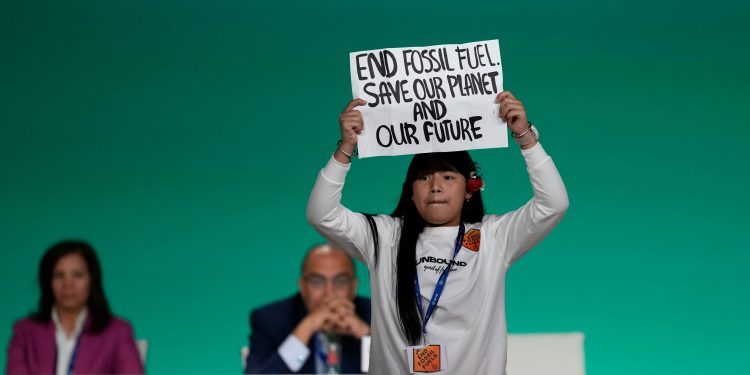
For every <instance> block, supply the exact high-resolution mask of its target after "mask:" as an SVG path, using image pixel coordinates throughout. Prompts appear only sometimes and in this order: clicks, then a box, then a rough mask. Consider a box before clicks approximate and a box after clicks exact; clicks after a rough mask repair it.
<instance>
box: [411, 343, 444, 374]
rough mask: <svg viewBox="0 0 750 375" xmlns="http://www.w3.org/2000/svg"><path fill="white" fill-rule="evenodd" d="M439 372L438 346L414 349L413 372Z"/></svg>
mask: <svg viewBox="0 0 750 375" xmlns="http://www.w3.org/2000/svg"><path fill="white" fill-rule="evenodd" d="M436 371H440V345H428V346H425V347H424V348H422V349H414V372H436Z"/></svg>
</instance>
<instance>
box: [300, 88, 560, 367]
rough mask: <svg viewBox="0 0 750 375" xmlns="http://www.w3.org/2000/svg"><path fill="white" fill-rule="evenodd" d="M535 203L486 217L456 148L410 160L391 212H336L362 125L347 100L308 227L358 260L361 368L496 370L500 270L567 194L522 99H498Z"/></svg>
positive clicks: (543, 228)
mask: <svg viewBox="0 0 750 375" xmlns="http://www.w3.org/2000/svg"><path fill="white" fill-rule="evenodd" d="M496 101H497V103H498V104H499V106H500V110H499V114H500V117H501V118H502V119H503V120H504V121H506V122H507V124H508V126H509V127H510V130H511V131H512V134H513V137H514V138H515V140H516V143H518V144H519V145H520V146H521V150H522V151H521V153H522V154H523V156H524V159H525V161H526V167H527V170H528V173H529V178H530V179H531V183H532V187H533V192H534V196H533V198H532V199H531V200H529V201H528V202H527V203H526V204H525V205H523V206H522V207H520V208H519V209H517V210H515V211H512V212H508V213H506V214H504V215H485V213H484V206H483V203H482V196H481V192H480V189H481V187H483V185H484V182H483V181H482V180H481V178H480V177H479V176H477V173H476V172H477V170H476V169H477V166H476V164H475V163H474V162H473V160H472V159H471V156H470V155H469V153H468V152H466V151H459V152H445V153H428V154H418V155H415V156H414V157H413V159H412V161H411V164H410V165H409V169H408V171H407V173H406V179H405V180H404V183H403V187H402V190H401V198H400V200H399V202H398V205H397V206H396V209H395V210H394V211H393V213H392V214H391V215H375V216H373V215H366V214H360V213H355V212H352V211H350V210H349V209H347V208H346V207H344V206H342V205H341V195H342V190H343V186H344V180H345V177H346V174H347V172H348V170H349V168H350V166H351V154H352V152H353V151H354V147H355V146H356V144H357V136H358V134H359V133H361V131H362V129H364V123H363V120H362V116H361V114H360V113H359V111H357V110H356V107H357V106H360V105H364V104H366V102H365V101H364V100H362V99H355V100H352V101H351V102H350V103H349V105H347V107H346V109H344V111H343V113H342V114H341V116H340V117H339V123H340V126H341V139H342V140H341V144H340V146H339V148H338V149H337V150H336V152H335V153H334V154H333V157H332V158H331V159H330V160H329V161H328V163H327V165H326V166H325V167H324V168H323V170H322V171H321V172H320V174H319V176H318V179H317V181H316V183H315V187H314V188H313V190H312V193H311V195H310V200H309V202H308V206H307V217H308V220H309V222H310V223H311V224H312V225H313V226H314V227H315V228H316V229H317V230H318V231H319V232H320V233H321V234H322V235H323V236H324V237H326V238H327V239H328V240H330V241H331V242H333V243H335V244H337V245H339V246H340V247H341V248H343V249H345V250H346V251H348V252H349V253H350V254H351V255H352V256H354V257H356V258H357V259H359V260H361V261H363V262H365V263H366V264H367V266H368V268H369V271H370V277H371V283H370V284H371V288H372V306H373V313H372V329H371V331H372V350H371V357H370V372H371V373H375V374H404V373H415V372H435V371H442V370H444V371H445V373H452V374H489V373H494V374H497V373H504V371H505V363H506V352H507V350H506V341H507V330H506V323H505V274H506V272H507V270H508V267H510V265H511V264H512V263H513V262H515V261H516V260H517V259H518V258H520V257H521V256H522V255H523V254H524V253H526V252H527V251H528V250H529V249H531V248H532V247H533V246H534V245H536V244H537V243H538V242H539V241H541V240H542V238H544V237H545V236H546V235H547V234H548V233H549V232H550V231H551V230H552V228H554V227H555V225H557V223H559V222H560V220H561V219H562V217H563V215H564V213H565V211H566V210H567V207H568V197H567V193H566V191H565V186H564V185H563V182H562V179H561V178H560V175H559V173H558V172H557V169H556V168H555V165H554V163H553V162H552V159H551V158H550V157H549V156H548V155H547V154H546V153H545V151H544V149H543V148H542V146H541V145H540V144H539V142H538V136H537V133H536V131H535V129H533V128H532V127H531V126H530V123H529V122H528V120H527V117H526V110H525V109H524V106H523V104H522V103H521V102H520V101H519V100H518V99H516V98H515V97H514V96H513V94H511V93H510V92H508V91H504V92H502V93H500V94H499V95H498V96H497V100H496Z"/></svg>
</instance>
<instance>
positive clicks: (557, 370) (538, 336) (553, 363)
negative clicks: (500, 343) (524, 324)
mask: <svg viewBox="0 0 750 375" xmlns="http://www.w3.org/2000/svg"><path fill="white" fill-rule="evenodd" d="M583 341H584V336H583V333H581V332H571V333H530V334H509V335H508V366H507V368H506V371H507V375H551V374H554V375H585V374H586V363H585V360H584V352H583Z"/></svg>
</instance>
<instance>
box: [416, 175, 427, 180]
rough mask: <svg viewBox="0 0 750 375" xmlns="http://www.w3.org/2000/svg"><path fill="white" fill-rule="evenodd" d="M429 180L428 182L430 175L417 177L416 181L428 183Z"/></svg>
mask: <svg viewBox="0 0 750 375" xmlns="http://www.w3.org/2000/svg"><path fill="white" fill-rule="evenodd" d="M429 180H430V175H427V174H425V175H422V176H419V177H417V181H429Z"/></svg>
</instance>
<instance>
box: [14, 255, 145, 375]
mask: <svg viewBox="0 0 750 375" xmlns="http://www.w3.org/2000/svg"><path fill="white" fill-rule="evenodd" d="M39 287H40V289H41V296H40V298H39V308H38V310H37V311H36V312H35V313H33V314H31V315H30V316H29V317H27V318H25V319H22V320H20V321H18V322H16V323H15V324H14V325H13V336H12V337H11V340H10V345H9V347H8V364H7V368H6V373H7V374H53V373H55V374H58V375H67V374H142V373H143V372H144V370H143V364H142V363H141V359H140V356H139V354H138V350H137V349H136V346H135V340H134V337H133V329H132V328H131V326H130V324H129V323H128V322H127V321H125V320H122V319H118V318H116V317H114V316H113V315H112V311H111V310H110V309H109V303H107V297H105V295H104V288H103V287H102V272H101V267H100V266H99V260H98V258H97V256H96V253H95V252H94V249H93V248H92V247H91V246H90V245H89V244H88V243H85V242H81V241H64V242H60V243H58V244H56V245H54V246H52V247H51V248H50V249H49V250H47V252H46V253H45V254H44V256H43V257H42V262H41V264H40V265H39Z"/></svg>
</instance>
